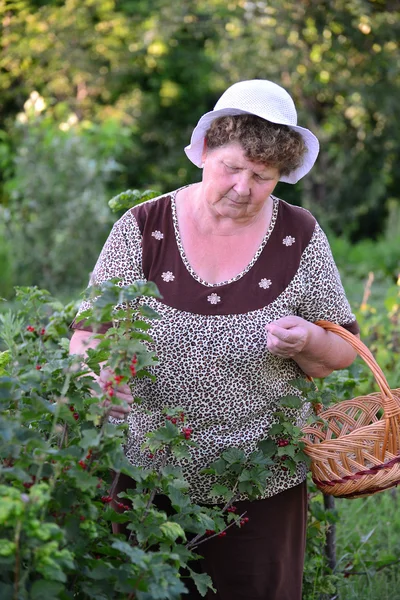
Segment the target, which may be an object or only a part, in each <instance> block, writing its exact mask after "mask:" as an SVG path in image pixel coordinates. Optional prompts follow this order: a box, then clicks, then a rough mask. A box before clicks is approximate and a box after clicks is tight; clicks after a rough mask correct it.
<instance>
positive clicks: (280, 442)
mask: <svg viewBox="0 0 400 600" xmlns="http://www.w3.org/2000/svg"><path fill="white" fill-rule="evenodd" d="M289 444H290V442H289V440H287V439H285V438H279V440H277V442H276V445H277V446H278V447H279V448H284V447H285V446H289Z"/></svg>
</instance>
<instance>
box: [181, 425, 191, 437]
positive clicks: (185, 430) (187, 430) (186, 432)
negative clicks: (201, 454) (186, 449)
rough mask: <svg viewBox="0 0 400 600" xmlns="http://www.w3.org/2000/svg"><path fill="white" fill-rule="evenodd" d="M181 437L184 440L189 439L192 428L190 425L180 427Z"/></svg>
mask: <svg viewBox="0 0 400 600" xmlns="http://www.w3.org/2000/svg"><path fill="white" fill-rule="evenodd" d="M182 433H183V437H184V438H185V440H190V437H191V435H192V433H193V429H192V428H191V427H183V428H182Z"/></svg>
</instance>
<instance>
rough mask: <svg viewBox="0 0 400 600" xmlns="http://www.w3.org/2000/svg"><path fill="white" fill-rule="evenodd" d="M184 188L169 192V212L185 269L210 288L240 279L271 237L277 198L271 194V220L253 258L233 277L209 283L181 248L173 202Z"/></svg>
mask: <svg viewBox="0 0 400 600" xmlns="http://www.w3.org/2000/svg"><path fill="white" fill-rule="evenodd" d="M184 187H188V186H184ZM182 189H184V188H179V189H178V190H175V191H174V192H172V193H171V194H170V196H171V213H172V222H173V226H174V232H175V239H176V244H177V246H178V251H179V254H180V257H181V260H182V262H183V264H184V265H185V267H186V269H187V271H188V272H189V273H190V275H191V276H192V277H193V279H195V280H196V281H197V282H198V283H201V284H202V285H204V286H206V287H210V288H216V287H221V286H223V285H228V284H230V283H234V282H235V281H238V280H239V279H241V278H242V277H244V275H246V273H248V272H249V271H250V269H251V268H252V267H253V266H254V265H255V263H256V262H257V260H258V258H259V256H260V254H261V253H262V251H263V250H264V248H265V246H266V244H267V242H268V240H269V238H270V237H271V234H272V232H273V230H274V227H275V224H276V220H277V217H278V209H279V199H278V198H276V197H275V196H271V199H272V201H273V207H272V215H271V220H270V223H269V226H268V229H267V231H266V233H265V235H264V237H263V239H262V240H261V244H260V245H259V247H258V249H257V250H256V252H255V254H254V256H253V258H252V259H251V261H250V262H249V263H248V265H247V266H246V267H245V268H244V269H243V270H242V271H240V273H238V274H237V275H235V276H234V277H231V278H230V279H226V280H225V281H219V282H217V283H209V282H208V281H206V280H205V279H202V278H201V277H200V276H199V275H198V274H197V273H196V272H195V271H194V269H193V268H192V266H191V264H190V262H189V260H188V258H187V256H186V253H185V250H184V248H183V244H182V239H181V234H180V231H179V224H178V216H177V211H176V202H175V198H176V195H177V193H178V192H179V191H180V190H182Z"/></svg>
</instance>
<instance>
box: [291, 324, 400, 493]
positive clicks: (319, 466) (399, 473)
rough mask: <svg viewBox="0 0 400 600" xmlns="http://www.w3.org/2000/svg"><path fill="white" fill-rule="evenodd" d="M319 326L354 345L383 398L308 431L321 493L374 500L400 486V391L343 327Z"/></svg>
mask: <svg viewBox="0 0 400 600" xmlns="http://www.w3.org/2000/svg"><path fill="white" fill-rule="evenodd" d="M316 325H319V326H320V327H323V328H324V329H326V330H327V331H332V332H333V333H335V334H337V335H339V336H340V337H342V338H343V339H344V340H346V341H347V342H349V343H350V344H351V345H352V346H353V348H355V350H356V351H357V352H358V354H359V355H360V356H361V358H362V359H363V360H364V361H365V362H366V364H367V365H368V367H369V368H370V369H371V371H372V373H373V375H374V377H375V380H376V382H377V384H378V387H379V390H380V391H379V392H374V393H372V394H368V395H367V396H359V397H357V398H353V399H352V400H346V401H343V402H339V403H338V404H336V405H334V406H332V407H330V408H328V409H327V410H323V411H321V412H320V413H319V417H321V419H320V420H319V421H318V422H316V423H313V424H312V425H309V426H306V427H304V428H303V433H304V442H305V444H306V447H305V452H306V454H308V455H309V456H310V458H311V472H312V477H313V480H314V482H315V483H316V485H317V487H318V488H319V489H320V490H321V491H322V492H323V493H324V494H328V495H332V496H336V497H341V498H357V497H359V496H369V495H371V494H375V493H377V492H380V491H383V490H385V489H388V488H390V487H393V486H396V485H397V484H399V483H400V455H399V454H400V389H396V390H391V389H390V388H389V385H388V383H387V381H386V378H385V376H384V374H383V372H382V370H381V368H380V367H379V365H378V364H377V362H376V361H375V359H374V357H373V355H372V354H371V352H370V351H369V350H368V348H367V347H366V346H365V345H364V344H363V343H362V342H361V341H360V340H359V339H358V338H356V337H355V336H354V335H353V334H351V333H349V332H348V331H347V330H346V329H343V327H340V326H339V325H335V324H334V323H330V322H329V321H317V322H316Z"/></svg>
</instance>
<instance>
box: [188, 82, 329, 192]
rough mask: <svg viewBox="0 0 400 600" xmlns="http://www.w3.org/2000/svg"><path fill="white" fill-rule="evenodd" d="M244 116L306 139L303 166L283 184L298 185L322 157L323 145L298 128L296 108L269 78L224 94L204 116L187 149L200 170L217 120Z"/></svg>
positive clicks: (282, 90) (312, 135) (302, 128)
mask: <svg viewBox="0 0 400 600" xmlns="http://www.w3.org/2000/svg"><path fill="white" fill-rule="evenodd" d="M244 114H248V115H256V116H257V117H261V118H262V119H266V120H267V121H271V123H277V124H280V125H287V126H288V127H290V129H293V130H294V131H298V132H299V133H300V134H301V136H302V137H303V140H304V142H305V145H306V148H307V152H306V154H305V156H304V158H303V163H302V164H301V166H300V167H298V169H295V170H294V171H292V172H291V173H289V175H283V176H282V177H281V178H280V180H279V181H284V182H285V183H297V182H298V181H299V179H301V178H302V177H304V175H306V174H307V173H308V172H309V171H310V169H311V167H312V166H313V164H314V163H315V161H316V159H317V156H318V152H319V142H318V140H317V138H316V137H315V135H314V134H313V133H311V131H310V130H309V129H305V128H304V127H300V126H299V125H297V112H296V107H295V105H294V102H293V100H292V98H291V97H290V95H289V94H288V93H287V91H286V90H284V89H283V88H282V87H281V86H280V85H277V84H276V83H273V82H272V81H267V80H265V79H251V80H249V81H239V82H238V83H234V84H233V85H232V86H231V87H229V88H228V89H227V90H226V91H225V92H224V93H223V94H222V96H221V98H220V99H219V100H218V102H217V104H216V105H215V107H214V110H212V111H210V112H208V113H206V114H205V115H203V116H202V117H201V119H200V121H199V122H198V123H197V125H196V127H195V128H194V130H193V133H192V137H191V140H190V145H189V146H186V148H185V152H186V155H187V157H188V158H189V160H191V161H192V163H194V164H195V165H196V166H198V167H201V166H202V153H203V148H204V138H205V135H206V133H207V131H208V129H209V128H210V125H211V123H212V122H213V121H214V120H215V119H217V118H218V117H223V116H226V115H244Z"/></svg>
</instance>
